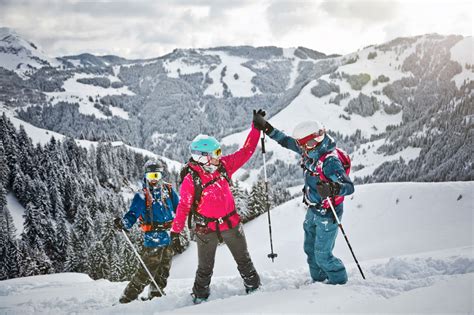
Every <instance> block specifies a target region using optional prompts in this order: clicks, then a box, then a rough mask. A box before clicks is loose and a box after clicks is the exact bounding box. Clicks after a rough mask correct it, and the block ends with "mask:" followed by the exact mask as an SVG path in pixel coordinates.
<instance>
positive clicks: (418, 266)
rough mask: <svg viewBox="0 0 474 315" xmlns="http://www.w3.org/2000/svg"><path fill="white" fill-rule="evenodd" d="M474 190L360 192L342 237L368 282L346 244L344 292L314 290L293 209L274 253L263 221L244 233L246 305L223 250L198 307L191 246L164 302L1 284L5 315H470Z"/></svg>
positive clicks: (79, 285) (424, 186)
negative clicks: (249, 279) (252, 274)
mask: <svg viewBox="0 0 474 315" xmlns="http://www.w3.org/2000/svg"><path fill="white" fill-rule="evenodd" d="M473 191H474V182H458V183H392V184H372V185H363V186H357V189H356V194H355V196H354V198H353V199H351V198H348V200H347V204H346V207H345V214H344V217H343V225H344V228H345V231H346V233H347V235H348V237H349V239H350V241H351V244H352V246H353V248H354V250H355V253H356V255H357V257H358V259H359V261H360V263H361V266H362V268H363V270H364V272H365V275H366V277H367V280H363V279H362V278H361V277H360V274H359V272H358V270H357V268H356V265H355V264H354V263H353V261H352V258H351V256H350V253H349V250H348V248H347V246H346V244H345V243H344V241H343V238H342V236H341V235H339V237H338V241H337V244H336V248H335V254H336V255H338V256H339V257H340V258H342V259H343V261H344V262H345V264H346V266H347V267H348V272H349V282H348V283H347V284H346V285H344V286H330V285H326V284H321V283H315V284H310V283H308V279H309V273H308V271H307V266H306V260H305V257H304V253H303V250H302V239H303V231H302V223H303V218H304V213H305V209H304V208H303V207H302V206H301V204H300V202H299V200H292V201H289V202H288V203H286V204H283V205H281V206H279V207H277V208H275V209H272V212H271V213H272V223H273V235H274V246H275V252H276V253H278V255H279V256H278V257H277V258H276V260H275V262H274V263H272V262H271V260H269V259H268V258H267V257H266V256H267V253H268V252H269V242H268V225H267V224H268V223H267V218H266V216H262V217H260V218H258V219H256V220H255V221H253V222H250V223H249V224H247V225H246V226H245V227H244V229H245V232H246V235H247V240H248V243H249V249H250V253H251V256H252V258H253V261H254V263H255V265H256V268H257V270H258V271H259V273H260V275H261V278H262V284H263V287H262V289H261V290H259V291H258V292H255V293H254V294H252V295H248V296H247V295H245V291H244V288H243V285H242V280H241V279H240V277H239V276H238V272H237V270H236V268H235V263H234V262H233V261H232V258H231V255H230V253H229V252H228V249H227V248H226V247H225V246H220V247H219V248H218V251H217V257H216V268H215V274H214V277H213V280H212V283H211V292H212V294H211V296H210V299H209V301H208V302H207V303H204V304H201V305H197V306H194V305H192V302H191V298H190V296H189V293H190V291H191V287H192V284H193V277H194V271H195V268H196V263H197V261H196V248H195V245H194V244H192V246H191V247H190V249H188V250H187V251H186V252H185V253H183V254H182V255H179V256H177V257H176V258H175V259H174V262H173V266H172V269H171V276H170V279H169V285H168V288H167V290H166V292H167V296H166V297H163V298H160V299H155V300H152V301H150V302H138V301H136V302H132V303H130V304H128V305H115V306H112V305H113V304H114V303H116V301H117V299H118V297H119V295H120V294H121V291H122V290H123V288H124V287H125V285H126V283H125V282H124V283H110V282H109V281H106V280H98V281H93V280H91V279H90V278H89V277H87V276H85V275H82V274H70V273H68V274H57V275H46V276H37V277H28V278H19V279H13V280H7V281H2V282H0V305H2V312H5V313H8V314H24V313H38V312H39V313H80V314H82V313H91V312H92V313H101V314H129V313H146V314H208V313H219V314H223V313H245V314H255V313H259V314H275V313H285V314H315V313H391V312H402V313H434V312H436V313H458V312H461V313H472V312H473V311H474V309H473V301H472V292H473V283H474V253H473V250H474V246H473V238H472V236H473V234H472V232H473V226H472V222H473V211H474V209H473V204H474V195H473V193H472V192H473Z"/></svg>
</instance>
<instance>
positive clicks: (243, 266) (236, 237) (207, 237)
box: [193, 224, 260, 298]
mask: <svg viewBox="0 0 474 315" xmlns="http://www.w3.org/2000/svg"><path fill="white" fill-rule="evenodd" d="M221 235H222V238H223V240H224V243H225V244H226V245H227V247H228V248H229V250H230V252H231V253H232V256H233V257H234V260H235V262H236V263H237V269H238V270H239V273H240V276H241V277H242V279H243V280H244V286H245V288H246V289H247V290H254V289H257V288H258V287H259V286H260V277H259V276H258V273H257V271H256V270H255V267H254V266H253V263H252V260H251V258H250V254H249V252H248V249H247V241H246V239H245V234H244V230H243V227H242V225H241V224H239V225H237V226H236V227H234V228H233V229H230V230H226V231H221ZM196 242H197V248H198V260H199V262H198V269H197V271H196V278H195V280H194V286H193V293H194V295H195V296H196V297H198V298H207V297H208V296H209V294H210V289H209V285H210V283H211V277H212V272H213V270H214V261H215V257H216V249H217V245H218V243H219V239H218V236H217V233H216V232H212V233H207V234H203V233H199V232H197V233H196Z"/></svg>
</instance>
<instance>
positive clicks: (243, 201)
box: [230, 181, 251, 223]
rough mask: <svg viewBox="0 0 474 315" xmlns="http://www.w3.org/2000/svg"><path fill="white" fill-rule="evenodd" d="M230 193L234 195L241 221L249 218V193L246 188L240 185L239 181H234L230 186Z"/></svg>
mask: <svg viewBox="0 0 474 315" xmlns="http://www.w3.org/2000/svg"><path fill="white" fill-rule="evenodd" d="M230 190H231V191H232V195H233V196H234V201H235V208H236V210H237V212H238V213H239V215H240V218H241V220H242V222H243V223H245V222H247V221H249V220H250V217H251V216H250V211H249V209H248V208H247V203H248V200H249V195H248V193H247V191H246V190H244V189H243V188H241V187H240V184H239V181H235V182H234V185H232V186H231V187H230Z"/></svg>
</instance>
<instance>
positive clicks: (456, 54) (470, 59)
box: [450, 36, 474, 88]
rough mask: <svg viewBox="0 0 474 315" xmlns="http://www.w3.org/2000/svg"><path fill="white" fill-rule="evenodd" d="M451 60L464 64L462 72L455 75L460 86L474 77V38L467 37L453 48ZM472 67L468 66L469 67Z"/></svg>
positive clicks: (455, 80) (457, 84)
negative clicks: (473, 66)
mask: <svg viewBox="0 0 474 315" xmlns="http://www.w3.org/2000/svg"><path fill="white" fill-rule="evenodd" d="M450 52H451V60H454V61H457V62H458V63H459V64H460V65H461V66H462V72H461V73H459V74H457V75H455V76H454V78H453V79H454V82H455V83H456V86H457V87H458V88H459V87H461V85H462V84H463V83H464V81H465V80H471V81H472V80H473V78H474V69H473V68H472V65H474V38H473V37H472V36H469V37H466V38H464V39H462V40H461V41H459V42H458V43H457V44H456V45H454V46H453V48H451V51H450ZM468 66H469V67H470V69H469V68H467V67H468Z"/></svg>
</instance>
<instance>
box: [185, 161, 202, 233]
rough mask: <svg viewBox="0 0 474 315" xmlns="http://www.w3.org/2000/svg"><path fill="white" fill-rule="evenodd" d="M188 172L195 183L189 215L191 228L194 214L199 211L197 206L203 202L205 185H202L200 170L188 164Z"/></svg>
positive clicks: (189, 226)
mask: <svg viewBox="0 0 474 315" xmlns="http://www.w3.org/2000/svg"><path fill="white" fill-rule="evenodd" d="M188 173H189V174H191V177H192V179H193V184H194V196H193V203H192V204H191V210H190V211H189V215H188V228H189V229H191V227H192V221H193V216H194V214H195V213H196V212H197V208H198V206H199V203H200V202H201V197H202V191H203V190H204V187H203V186H202V180H201V177H199V174H198V172H196V171H195V170H193V169H192V168H190V167H189V166H188Z"/></svg>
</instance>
